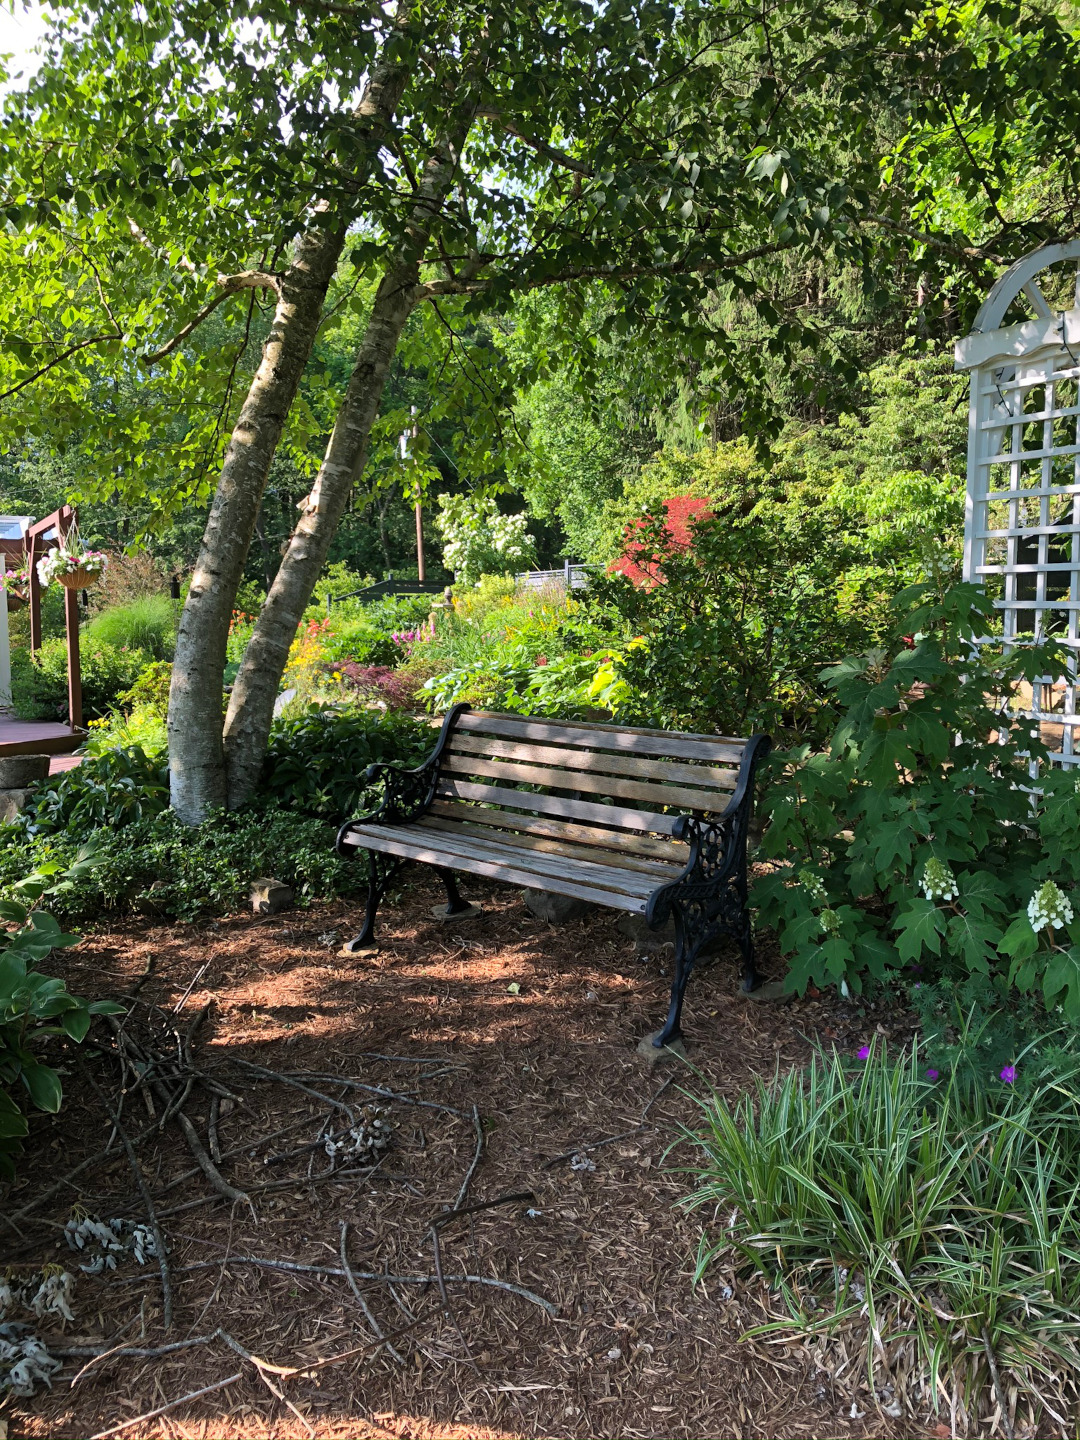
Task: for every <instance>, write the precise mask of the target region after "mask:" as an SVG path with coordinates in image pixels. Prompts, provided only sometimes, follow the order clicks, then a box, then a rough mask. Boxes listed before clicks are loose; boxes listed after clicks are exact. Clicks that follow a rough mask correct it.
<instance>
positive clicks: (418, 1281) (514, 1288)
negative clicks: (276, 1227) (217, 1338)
mask: <svg viewBox="0 0 1080 1440" xmlns="http://www.w3.org/2000/svg"><path fill="white" fill-rule="evenodd" d="M229 1265H255V1266H258V1267H259V1268H260V1269H263V1270H281V1271H284V1272H285V1273H286V1274H291V1273H296V1274H299V1275H321V1276H325V1277H327V1278H331V1279H335V1280H344V1279H345V1271H344V1270H341V1269H339V1268H338V1267H337V1266H336V1265H301V1264H300V1263H299V1262H298V1261H296V1260H270V1259H264V1258H263V1257H262V1256H261V1255H230V1256H229V1257H228V1259H227V1260H225V1261H222V1260H195V1261H193V1262H192V1263H191V1264H188V1265H182V1266H181V1267H180V1268H179V1269H178V1270H177V1271H175V1272H174V1273H176V1274H177V1275H187V1274H189V1273H190V1272H191V1271H193V1270H216V1269H220V1268H223V1267H224V1268H226V1269H227V1268H228V1266H229ZM353 1274H354V1275H355V1277H356V1279H357V1280H371V1281H378V1282H379V1283H380V1284H383V1285H436V1284H438V1281H437V1279H436V1277H435V1276H434V1275H390V1274H387V1273H386V1272H385V1271H382V1270H353ZM145 1278H146V1277H145V1276H143V1275H132V1276H129V1277H125V1278H124V1279H122V1280H115V1281H113V1285H114V1286H120V1285H131V1284H137V1283H138V1282H139V1281H140V1280H143V1279H145ZM443 1279H444V1280H445V1281H447V1282H448V1283H449V1284H452V1285H486V1286H488V1287H489V1288H490V1289H492V1290H506V1291H508V1292H509V1293H510V1294H511V1295H517V1296H519V1297H520V1298H521V1299H522V1300H529V1301H531V1302H532V1304H533V1305H539V1307H540V1309H541V1310H545V1311H546V1312H547V1313H548V1314H549V1315H557V1314H558V1313H559V1307H558V1306H557V1305H555V1304H553V1303H552V1302H551V1301H550V1300H545V1299H544V1297H543V1296H542V1295H537V1294H535V1293H534V1292H533V1291H532V1290H526V1289H525V1287H524V1285H515V1284H513V1283H512V1282H511V1281H510V1280H497V1279H495V1278H494V1277H493V1276H491V1275H444V1276H443Z"/></svg>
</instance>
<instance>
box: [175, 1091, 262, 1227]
mask: <svg viewBox="0 0 1080 1440" xmlns="http://www.w3.org/2000/svg"><path fill="white" fill-rule="evenodd" d="M176 1118H177V1120H178V1121H179V1123H180V1129H181V1130H183V1132H184V1138H185V1139H186V1140H187V1142H188V1149H189V1150H190V1151H191V1153H192V1155H194V1157H195V1159H196V1161H197V1162H198V1166H199V1169H200V1170H201V1171H202V1172H203V1174H204V1175H205V1176H206V1178H207V1180H209V1182H210V1184H211V1185H212V1186H213V1187H214V1189H215V1190H216V1191H217V1192H218V1194H219V1195H223V1196H224V1197H225V1199H226V1200H231V1201H232V1203H233V1204H234V1205H235V1204H237V1202H240V1203H242V1204H244V1205H246V1206H247V1207H248V1209H249V1210H250V1211H251V1215H252V1219H253V1220H254V1221H255V1223H256V1224H258V1221H259V1217H258V1215H257V1214H256V1212H255V1206H254V1205H252V1203H251V1200H250V1199H249V1198H248V1196H247V1195H245V1194H244V1192H243V1190H237V1188H236V1187H235V1185H230V1184H229V1182H228V1181H227V1180H226V1179H225V1177H224V1175H222V1173H221V1171H220V1170H219V1169H218V1168H217V1166H216V1165H215V1164H214V1162H213V1161H212V1160H211V1159H210V1156H209V1155H208V1154H207V1153H206V1151H205V1149H204V1148H203V1143H202V1141H201V1140H200V1139H199V1137H198V1135H197V1134H196V1131H195V1126H194V1125H192V1123H191V1121H190V1120H189V1119H188V1117H187V1116H186V1115H185V1114H184V1112H183V1111H182V1110H178V1111H177V1112H176Z"/></svg>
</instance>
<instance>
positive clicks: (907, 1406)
mask: <svg viewBox="0 0 1080 1440" xmlns="http://www.w3.org/2000/svg"><path fill="white" fill-rule="evenodd" d="M973 1058H974V1057H973ZM1025 1070H1026V1071H1028V1072H1029V1074H1028V1084H1027V1085H1026V1086H1024V1087H1021V1086H1020V1085H1019V1084H1018V1083H1016V1082H1017V1076H1018V1074H1019V1073H1020V1072H1021V1071H1025ZM964 1073H965V1067H964V1066H963V1065H960V1066H957V1068H956V1070H955V1072H954V1073H953V1074H951V1075H949V1076H946V1075H944V1074H941V1073H939V1072H938V1071H937V1070H935V1069H934V1068H933V1067H931V1066H928V1065H927V1063H926V1057H925V1056H924V1055H923V1053H922V1052H921V1050H920V1049H919V1047H918V1046H916V1047H913V1048H912V1049H911V1050H910V1051H908V1052H907V1053H906V1054H904V1055H902V1056H901V1057H900V1058H899V1059H896V1060H893V1059H891V1058H890V1057H889V1056H887V1055H885V1054H884V1053H883V1052H882V1051H880V1050H879V1049H878V1048H877V1047H876V1045H875V1044H874V1043H871V1044H868V1045H865V1046H863V1047H862V1049H861V1050H860V1054H859V1058H858V1060H857V1061H855V1062H847V1061H844V1060H842V1059H841V1058H840V1057H839V1056H838V1055H837V1054H836V1053H835V1052H833V1053H832V1054H825V1053H819V1054H818V1055H817V1056H816V1057H815V1058H814V1059H813V1061H812V1063H811V1064H810V1065H809V1066H808V1067H806V1068H805V1069H793V1070H791V1071H789V1072H788V1073H787V1075H785V1076H783V1077H782V1078H781V1077H779V1076H777V1077H776V1079H774V1080H773V1081H772V1082H771V1083H769V1082H765V1081H762V1080H759V1081H758V1082H757V1084H756V1087H755V1089H754V1091H753V1092H752V1093H750V1094H747V1095H744V1096H743V1097H742V1098H741V1099H740V1100H738V1101H736V1102H734V1103H733V1104H729V1102H728V1101H726V1100H725V1099H723V1098H722V1097H721V1096H719V1095H716V1094H711V1095H709V1096H707V1097H706V1098H705V1099H704V1100H702V1101H701V1102H700V1103H701V1108H702V1121H701V1123H700V1124H698V1125H697V1126H694V1127H691V1128H688V1129H686V1130H685V1131H684V1139H685V1140H686V1141H687V1142H688V1143H689V1146H690V1158H689V1159H688V1161H687V1162H686V1170H687V1172H688V1173H689V1174H690V1175H691V1176H692V1177H693V1183H694V1188H693V1190H692V1192H691V1193H690V1194H689V1195H688V1196H687V1198H686V1200H685V1201H684V1204H686V1205H687V1206H688V1207H690V1208H698V1209H705V1210H707V1211H709V1212H711V1214H712V1217H713V1218H712V1219H711V1220H709V1221H707V1223H706V1228H705V1233H704V1234H703V1236H702V1239H701V1244H700V1248H699V1251H698V1257H697V1271H696V1279H697V1280H698V1281H700V1280H702V1279H704V1278H709V1279H711V1278H712V1276H713V1275H714V1273H715V1272H716V1271H717V1270H718V1269H723V1270H726V1272H727V1274H728V1275H729V1277H730V1276H731V1272H732V1268H734V1271H735V1272H736V1273H743V1274H745V1273H748V1272H749V1273H753V1272H758V1273H759V1274H761V1275H762V1276H763V1277H764V1278H765V1280H766V1283H767V1284H768V1286H769V1287H770V1288H771V1289H772V1292H773V1295H774V1298H775V1300H776V1301H778V1302H779V1303H778V1304H773V1305H772V1306H771V1307H770V1308H772V1310H773V1312H774V1318H773V1319H772V1320H771V1321H770V1322H768V1323H767V1324H766V1325H764V1326H763V1327H760V1329H759V1330H758V1331H756V1332H754V1333H762V1331H764V1332H765V1333H768V1334H771V1335H773V1336H776V1335H780V1336H784V1337H786V1338H788V1339H790V1338H793V1337H794V1336H796V1335H800V1336H803V1337H806V1338H809V1339H810V1340H811V1341H812V1342H813V1341H814V1337H817V1340H816V1345H815V1353H816V1354H817V1356H818V1357H819V1359H820V1361H821V1363H822V1364H823V1366H824V1368H826V1369H828V1368H830V1361H829V1355H828V1344H829V1342H828V1337H837V1338H839V1340H840V1341H841V1342H842V1343H843V1345H844V1347H845V1354H846V1356H847V1358H848V1361H849V1362H850V1358H851V1357H852V1355H853V1354H858V1355H860V1356H861V1359H862V1375H861V1381H860V1377H859V1373H858V1371H854V1372H853V1371H852V1370H851V1367H850V1363H848V1364H847V1365H846V1366H845V1367H844V1368H845V1370H846V1372H847V1383H848V1384H849V1385H855V1386H857V1387H858V1388H859V1389H860V1391H861V1392H862V1394H861V1398H860V1401H859V1403H860V1405H864V1403H865V1402H866V1401H867V1400H868V1401H869V1404H870V1405H873V1404H875V1403H877V1404H878V1405H880V1406H881V1408H882V1410H884V1411H885V1413H886V1414H887V1415H888V1416H890V1417H891V1418H892V1419H893V1420H894V1422H895V1421H896V1420H898V1419H899V1418H900V1417H901V1416H902V1415H905V1414H906V1415H908V1416H909V1417H910V1416H919V1415H921V1414H925V1412H926V1410H927V1409H933V1410H935V1411H937V1410H939V1409H940V1408H941V1407H942V1406H944V1408H945V1412H946V1414H947V1415H948V1416H949V1417H950V1420H951V1423H952V1425H953V1426H955V1428H952V1429H951V1431H950V1433H952V1434H954V1435H955V1434H968V1433H974V1431H975V1429H976V1428H977V1427H978V1426H980V1425H985V1426H987V1427H988V1429H986V1430H983V1431H981V1433H991V1434H1007V1433H1010V1429H1009V1425H1008V1420H1007V1421H1006V1423H1005V1425H1002V1414H1001V1411H1002V1406H1003V1405H1004V1406H1006V1407H1007V1408H1008V1410H1009V1411H1010V1412H1011V1414H1010V1416H1009V1417H1008V1418H1009V1419H1011V1422H1012V1425H1013V1427H1014V1429H1013V1431H1012V1433H1023V1434H1035V1433H1040V1434H1042V1433H1048V1432H1047V1431H1045V1430H1043V1429H1038V1431H1037V1427H1038V1426H1039V1425H1040V1424H1050V1423H1051V1422H1053V1425H1052V1430H1051V1431H1050V1432H1049V1433H1060V1434H1062V1435H1065V1434H1073V1433H1074V1431H1073V1430H1072V1429H1071V1428H1069V1426H1070V1424H1071V1422H1069V1421H1068V1420H1067V1418H1066V1417H1068V1416H1069V1415H1070V1414H1075V1406H1076V1403H1077V1399H1078V1395H1080V1384H1078V1381H1080V1263H1078V1262H1080V1047H1078V1046H1077V1042H1076V1039H1075V1036H1074V1035H1072V1034H1070V1035H1068V1036H1067V1037H1065V1039H1064V1041H1063V1043H1062V1044H1061V1046H1060V1048H1059V1049H1058V1050H1057V1052H1056V1053H1055V1054H1054V1055H1053V1056H1052V1057H1047V1058H1045V1059H1041V1060H1039V1059H1034V1058H1033V1057H1032V1056H1031V1055H1027V1054H1020V1055H1019V1056H1017V1063H1016V1065H1015V1066H1011V1067H1002V1069H1001V1071H1000V1072H998V1071H994V1072H991V1073H989V1074H987V1075H986V1076H985V1077H984V1080H985V1083H983V1084H980V1085H974V1086H972V1085H969V1084H966V1083H964V1081H963V1079H962V1077H963V1075H964ZM839 1358H840V1357H839V1356H837V1360H839ZM995 1369H996V1372H997V1373H996V1375H995ZM867 1391H869V1392H870V1393H869V1396H867V1395H866V1392H867ZM893 1433H907V1432H906V1431H901V1432H893Z"/></svg>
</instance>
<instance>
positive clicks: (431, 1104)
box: [229, 1055, 469, 1119]
mask: <svg viewBox="0 0 1080 1440" xmlns="http://www.w3.org/2000/svg"><path fill="white" fill-rule="evenodd" d="M229 1058H230V1059H231V1060H232V1061H233V1062H234V1064H237V1065H248V1066H250V1067H251V1068H252V1069H258V1068H259V1067H258V1066H253V1065H251V1062H250V1061H249V1060H238V1059H237V1058H236V1056H235V1055H232V1056H230V1057H229ZM263 1073H264V1074H265V1075H267V1076H268V1077H270V1078H272V1079H275V1080H285V1079H287V1078H289V1077H286V1076H285V1075H283V1074H282V1073H281V1072H280V1071H279V1070H265V1071H263ZM300 1074H301V1075H304V1076H306V1078H307V1079H308V1080H330V1081H332V1082H333V1083H334V1084H335V1085H343V1086H345V1087H346V1088H348V1089H350V1090H366V1091H368V1092H369V1094H371V1095H381V1096H382V1097H383V1099H384V1100H400V1101H401V1103H402V1104H403V1105H419V1106H421V1107H422V1108H423V1109H425V1110H442V1111H444V1112H445V1113H446V1114H447V1115H461V1116H464V1117H465V1118H466V1119H468V1116H469V1112H468V1110H459V1109H458V1108H457V1106H456V1105H442V1104H440V1103H439V1101H437V1100H417V1099H416V1098H415V1096H412V1095H402V1094H401V1093H400V1092H399V1091H397V1090H387V1089H386V1087H385V1086H383V1085H367V1084H365V1083H364V1081H363V1080H350V1079H348V1078H347V1077H346V1076H344V1075H326V1074H322V1073H316V1072H310V1073H309V1072H307V1071H303V1070H302V1071H300ZM421 1078H423V1077H421Z"/></svg>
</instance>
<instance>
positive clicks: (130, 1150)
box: [79, 1057, 173, 1330]
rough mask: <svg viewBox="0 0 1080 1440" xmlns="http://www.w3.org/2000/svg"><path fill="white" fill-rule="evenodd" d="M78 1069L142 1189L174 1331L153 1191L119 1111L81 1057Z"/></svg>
mask: <svg viewBox="0 0 1080 1440" xmlns="http://www.w3.org/2000/svg"><path fill="white" fill-rule="evenodd" d="M79 1069H80V1071H81V1072H82V1076H83V1079H85V1080H88V1081H89V1082H90V1085H91V1087H92V1089H93V1090H94V1092H95V1094H96V1095H97V1097H98V1099H99V1100H100V1101H101V1103H102V1104H103V1105H104V1107H105V1113H106V1114H107V1115H108V1117H109V1119H110V1120H111V1121H112V1123H113V1125H114V1126H115V1127H116V1133H117V1134H118V1135H119V1136H120V1143H121V1144H122V1145H123V1147H124V1153H125V1154H126V1155H127V1158H128V1164H129V1165H130V1166H131V1173H132V1174H133V1175H134V1176H135V1183H136V1185H137V1186H138V1187H139V1194H140V1195H141V1196H142V1202H143V1205H144V1206H145V1207H146V1216H147V1219H148V1220H149V1221H150V1231H151V1233H152V1234H153V1237H154V1249H155V1250H156V1252H157V1262H158V1269H159V1270H160V1271H161V1310H162V1323H163V1324H164V1326H165V1329H166V1330H170V1329H171V1328H172V1319H173V1294H172V1282H171V1281H170V1279H169V1256H168V1251H167V1250H166V1248H165V1236H164V1235H163V1234H162V1230H161V1225H160V1223H159V1222H158V1215H157V1211H156V1210H155V1209H154V1202H153V1200H152V1199H151V1198H150V1190H149V1187H148V1186H147V1183H146V1178H145V1176H144V1175H143V1173H142V1170H141V1169H140V1168H139V1161H138V1157H137V1156H136V1154H135V1147H134V1145H132V1143H131V1139H130V1137H129V1136H128V1133H127V1131H126V1130H125V1129H124V1127H123V1125H121V1123H120V1114H119V1111H114V1110H113V1108H112V1106H111V1105H110V1104H109V1102H108V1100H107V1099H106V1098H105V1093H104V1091H103V1090H102V1088H101V1086H100V1085H99V1084H98V1083H97V1081H96V1080H95V1079H94V1077H93V1075H91V1073H90V1071H89V1070H88V1069H87V1067H86V1066H85V1065H84V1064H83V1063H82V1058H81V1057H80V1058H79Z"/></svg>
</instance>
